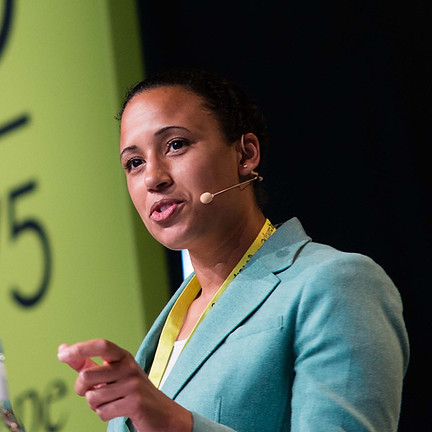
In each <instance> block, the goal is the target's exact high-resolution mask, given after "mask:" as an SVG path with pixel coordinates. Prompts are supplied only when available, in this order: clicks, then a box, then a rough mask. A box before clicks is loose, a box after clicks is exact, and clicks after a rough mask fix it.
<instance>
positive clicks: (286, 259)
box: [59, 71, 408, 432]
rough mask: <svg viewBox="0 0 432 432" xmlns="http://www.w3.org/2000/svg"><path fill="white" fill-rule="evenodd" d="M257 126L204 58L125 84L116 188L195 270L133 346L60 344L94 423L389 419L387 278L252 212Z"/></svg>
mask: <svg viewBox="0 0 432 432" xmlns="http://www.w3.org/2000/svg"><path fill="white" fill-rule="evenodd" d="M264 141H265V133H264V124H263V121H262V118H261V116H260V115H259V113H258V111H257V109H256V106H255V105H254V104H253V103H252V102H250V101H249V100H248V99H247V97H246V96H245V95H244V94H243V92H241V91H240V90H239V89H237V88H236V87H234V86H233V85H232V84H230V83H228V82H227V81H225V80H224V79H222V78H219V77H216V76H214V75H212V74H209V73H204V72H196V71H195V72H194V71H189V72H187V71H183V72H182V71H178V72H172V73H166V74H161V75H159V76H157V77H154V78H150V79H148V80H146V81H144V82H143V83H140V84H138V85H137V86H136V87H135V88H134V89H133V90H132V91H131V93H130V94H129V95H128V97H127V98H126V101H125V103H124V106H123V110H122V114H121V140H120V154H121V161H122V164H123V167H124V170H125V173H126V178H127V185H128V190H129V193H130V196H131V198H132V200H133V203H134V205H135V207H136V209H137V211H138V212H139V214H140V216H141V218H142V220H143V222H144V224H145V225H146V227H147V229H148V230H149V232H150V233H151V234H152V236H153V237H154V238H156V239H157V240H158V241H159V242H160V243H162V244H163V245H165V246H166V247H168V248H171V249H188V250H189V254H190V257H191V261H192V264H193V267H194V271H195V272H194V273H195V274H194V276H193V277H190V278H188V280H186V281H185V282H184V283H183V285H182V286H181V287H180V289H179V291H178V292H177V293H176V294H175V295H174V297H173V299H171V301H170V302H169V303H168V305H167V306H166V308H165V309H164V311H162V313H161V315H160V316H159V318H158V319H157V320H156V322H155V324H154V325H153V327H152V329H151V330H150V331H149V333H148V335H147V336H146V338H145V340H144V341H143V343H142V345H141V347H140V349H139V352H138V354H137V356H136V361H135V360H134V358H133V357H132V355H131V354H129V353H128V352H126V351H125V350H123V349H121V348H119V347H117V346H116V345H114V344H112V343H110V342H108V341H104V340H93V341H87V342H82V343H78V344H75V345H72V346H67V345H62V346H60V348H59V358H60V360H62V361H64V362H66V363H68V364H69V365H70V366H71V367H73V368H74V369H76V370H77V371H79V372H80V373H79V375H78V378H77V381H76V391H77V393H78V394H80V395H82V396H85V397H86V398H87V401H88V403H89V405H90V407H91V408H92V409H93V410H95V411H96V413H97V414H98V415H99V416H100V418H101V419H103V420H112V421H111V422H110V424H109V427H108V430H109V431H111V432H113V431H116V432H117V431H128V430H130V431H134V430H136V431H140V432H142V431H159V430H163V431H192V430H193V431H197V432H198V431H199V432H201V431H215V432H216V431H230V430H231V431H232V430H235V431H272V432H273V431H291V432H294V431H295V432H298V431H302V432H303V431H342V430H343V431H380V432H385V431H395V430H396V429H397V422H398V416H399V409H400V399H401V387H402V379H403V375H404V373H405V370H406V366H407V359H408V342H407V336H406V331H405V327H404V323H403V318H402V307H401V302H400V298H399V295H398V292H397V290H396V289H395V287H394V285H393V284H392V282H391V281H390V279H389V278H388V276H387V275H386V274H385V273H384V271H383V270H382V269H381V268H380V267H379V266H378V265H377V264H375V263H374V262H373V261H372V260H370V259H369V258H367V257H364V256H361V255H358V254H347V253H342V252H339V251H337V250H335V249H333V248H331V247H329V246H325V245H320V244H317V243H313V242H312V241H311V239H310V238H309V237H308V236H307V235H306V234H305V232H304V231H303V229H302V227H301V225H300V223H299V221H298V220H297V219H295V218H294V219H291V220H289V221H288V222H286V223H285V224H283V225H282V226H280V227H278V228H277V229H275V228H274V227H273V225H271V223H270V222H269V221H267V220H266V218H265V216H264V215H263V213H262V212H261V210H260V208H259V206H258V205H257V202H256V197H255V191H254V187H252V185H256V183H257V182H258V180H259V176H258V174H257V170H258V168H259V163H260V154H261V144H262V143H263V142H264ZM239 183H241V185H240V186H239V187H235V188H232V189H228V188H230V186H234V185H237V184H239ZM225 189H228V190H226V191H225V192H222V193H221V194H217V193H216V192H219V191H224V190H225ZM206 192H209V193H206ZM203 194H204V196H203ZM94 356H100V357H101V358H102V359H103V360H104V363H103V364H102V365H96V364H95V363H94V362H93V361H92V360H90V357H94Z"/></svg>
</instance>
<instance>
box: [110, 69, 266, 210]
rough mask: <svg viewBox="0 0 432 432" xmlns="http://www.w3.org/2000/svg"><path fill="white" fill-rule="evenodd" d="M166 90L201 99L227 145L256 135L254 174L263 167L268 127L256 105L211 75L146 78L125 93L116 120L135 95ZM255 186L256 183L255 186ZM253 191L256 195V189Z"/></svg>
mask: <svg viewBox="0 0 432 432" xmlns="http://www.w3.org/2000/svg"><path fill="white" fill-rule="evenodd" d="M165 86H179V87H182V88H184V89H185V90H187V91H190V92H192V93H195V94H196V95H198V96H200V97H201V98H202V99H203V101H204V106H205V107H206V108H207V109H209V110H210V111H211V112H212V113H214V115H215V116H216V119H217V120H218V122H219V124H220V128H221V131H222V133H223V134H224V135H225V137H226V139H227V142H228V143H229V145H232V144H233V143H234V142H235V141H237V140H239V139H240V138H241V136H242V135H243V134H246V133H248V132H252V133H253V134H255V135H256V136H257V138H258V140H259V142H260V150H261V161H260V164H259V166H258V167H257V170H259V169H260V167H262V159H263V155H264V153H265V150H266V148H267V143H268V135H267V124H266V121H265V119H264V117H263V115H262V113H261V111H260V110H259V108H258V105H257V104H256V103H255V102H253V101H252V100H251V99H250V98H249V96H248V95H247V94H246V93H245V92H244V91H243V90H242V89H241V88H240V87H239V86H238V85H236V84H234V83H233V82H231V81H230V80H228V79H227V78H225V77H223V76H221V75H218V74H216V73H214V72H210V71H205V70H200V69H176V70H170V71H166V72H161V73H158V74H156V75H153V76H151V77H149V78H146V79H145V80H144V81H141V82H139V83H138V84H136V85H134V86H133V87H131V88H130V89H129V90H128V92H127V93H126V96H125V98H124V101H123V105H122V108H121V111H120V113H119V114H118V116H117V118H118V119H119V120H121V118H122V115H123V112H124V110H125V108H126V106H127V104H128V103H129V102H130V100H131V99H132V98H133V97H134V96H135V95H138V94H140V93H142V92H145V91H146V90H151V89H155V88H159V87H165ZM257 184H258V183H257V182H255V186H256V185H257ZM255 190H256V191H257V188H255ZM257 198H258V201H259V202H260V203H261V204H262V202H263V193H262V191H260V192H259V193H257Z"/></svg>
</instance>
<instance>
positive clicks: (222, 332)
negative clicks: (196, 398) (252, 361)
mask: <svg viewBox="0 0 432 432" xmlns="http://www.w3.org/2000/svg"><path fill="white" fill-rule="evenodd" d="M309 241H311V239H310V237H308V236H307V235H306V234H305V232H304V231H303V228H302V226H301V224H300V222H299V221H298V220H297V219H296V218H293V219H291V220H289V221H288V222H286V223H285V224H283V225H281V226H280V227H279V228H278V229H277V231H276V233H275V234H273V235H272V236H271V237H270V239H268V240H267V241H266V243H265V244H264V245H263V246H262V247H261V248H260V250H259V251H258V252H257V253H256V254H255V255H254V256H253V257H252V259H251V260H250V261H249V262H248V264H247V265H246V266H245V267H244V268H243V270H242V272H241V273H240V274H239V275H238V276H237V277H236V278H235V279H234V280H233V281H232V282H231V284H230V285H229V287H228V288H227V289H226V291H225V292H224V294H223V295H222V296H221V298H220V299H219V301H218V302H217V303H216V304H215V306H214V307H213V308H212V309H211V310H210V312H209V313H208V314H207V316H206V317H205V319H204V320H203V322H202V323H201V324H200V326H199V327H198V328H197V330H196V331H195V334H194V335H193V337H192V338H191V340H190V341H189V342H188V344H187V345H186V347H185V348H184V350H183V352H182V354H181V356H180V357H179V358H178V360H177V362H176V364H175V366H174V369H173V371H172V373H171V374H170V376H169V377H168V379H167V380H166V382H165V384H164V386H163V389H162V390H163V392H164V393H165V394H166V395H168V396H169V397H171V398H173V399H174V398H175V397H176V396H177V394H178V393H179V392H180V390H181V389H182V388H183V387H184V386H185V385H186V384H187V382H188V381H189V379H190V378H191V377H192V376H193V374H194V373H195V372H196V371H197V369H198V368H199V367H200V366H201V365H202V364H203V363H204V362H205V361H206V359H207V358H208V357H209V356H210V355H211V354H212V353H213V352H214V351H215V350H216V349H217V348H218V347H219V345H220V344H222V343H223V341H224V340H225V339H226V337H227V336H228V335H229V334H230V333H231V332H232V331H233V330H234V329H236V328H237V327H238V326H240V325H241V324H242V322H244V321H245V320H246V319H247V318H248V317H249V316H251V315H252V314H253V313H254V312H255V311H256V310H257V309H258V308H259V307H260V306H261V305H262V303H263V302H264V301H265V300H266V299H267V297H268V296H269V295H270V294H271V293H272V291H273V290H274V289H275V288H276V287H277V285H278V284H279V282H280V279H279V278H278V277H277V275H276V274H277V273H278V272H280V271H282V270H285V269H287V268H288V267H290V266H291V265H292V263H293V262H294V261H295V259H296V257H297V255H298V253H299V251H300V250H301V248H302V247H303V246H304V245H305V244H306V243H308V242H309ZM257 281H259V283H257ZM184 286H185V284H183V285H182V287H184ZM179 291H180V290H179ZM177 296H178V295H176V296H175V297H177ZM172 303H173V301H172V300H171V301H170V304H171V305H172ZM168 306H169V305H167V308H166V309H167V310H168V311H169V309H170V307H169V308H168ZM164 312H165V311H164ZM167 313H168V312H166V313H163V314H162V315H163V318H162V316H161V318H162V319H161V321H162V324H160V325H159V324H158V326H157V328H156V329H155V333H156V336H157V337H158V336H159V334H160V331H161V328H162V325H163V322H164V321H165V318H166V315H167ZM156 343H157V340H156V341H155V342H154V347H153V346H152V347H150V346H148V347H147V348H148V351H147V352H149V351H150V354H151V356H152V355H153V354H154V350H155V348H156ZM152 345H153V344H152ZM141 364H142V363H141Z"/></svg>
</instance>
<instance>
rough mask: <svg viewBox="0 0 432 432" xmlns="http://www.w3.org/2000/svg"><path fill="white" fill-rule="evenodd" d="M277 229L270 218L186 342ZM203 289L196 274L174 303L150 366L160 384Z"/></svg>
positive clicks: (157, 384)
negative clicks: (186, 318)
mask: <svg viewBox="0 0 432 432" xmlns="http://www.w3.org/2000/svg"><path fill="white" fill-rule="evenodd" d="M275 231H276V228H275V227H274V226H273V225H272V224H271V222H270V221H269V220H268V219H266V221H265V223H264V225H263V227H262V228H261V231H260V233H259V234H258V236H257V237H256V239H255V240H254V241H253V243H252V245H251V246H250V247H249V249H248V250H247V251H246V253H245V254H244V255H243V257H242V258H241V260H240V261H239V262H238V263H237V265H236V266H235V267H234V269H233V270H232V271H231V273H230V274H229V276H228V277H227V278H226V279H225V281H224V283H223V284H222V285H221V287H220V288H219V289H218V291H217V292H216V294H215V295H214V297H213V298H212V300H211V301H210V303H209V304H208V305H207V307H206V309H205V310H204V312H203V313H202V314H201V316H200V318H199V319H198V321H197V323H196V324H195V327H194V328H193V329H192V331H191V333H190V335H189V337H188V338H187V340H186V343H185V345H186V344H187V343H188V342H189V340H190V338H191V336H192V335H193V333H194V332H195V330H196V329H197V327H198V326H199V324H200V323H201V321H202V320H203V319H204V317H205V316H206V315H207V313H208V312H209V310H210V309H211V308H212V307H213V306H214V304H215V303H216V302H217V301H218V299H219V297H220V296H221V295H222V294H223V292H224V291H225V289H226V287H227V286H228V285H229V284H230V282H231V281H232V280H233V279H234V278H235V277H236V276H237V275H238V274H239V273H240V271H241V270H242V269H243V267H244V266H245V265H246V264H247V263H248V261H249V260H250V259H251V258H252V256H253V255H254V254H255V252H256V251H257V250H258V249H259V248H260V247H261V246H262V245H263V243H264V242H265V241H266V240H267V239H268V238H269V237H270V236H271V235H272V234H273V233H274V232H275ZM200 290H201V286H200V284H199V282H198V279H197V278H196V276H195V275H194V276H193V277H192V279H191V280H190V281H189V283H188V284H187V286H186V287H185V289H184V290H183V292H182V293H181V294H180V296H179V298H178V299H177V301H176V302H175V303H174V306H173V307H172V309H171V311H170V313H169V314H168V317H167V319H166V321H165V325H164V327H163V329H162V333H161V336H160V338H159V343H158V346H157V349H156V353H155V356H154V360H153V364H152V366H151V369H150V373H149V379H150V381H151V382H152V383H153V384H154V385H155V386H156V387H159V385H160V382H161V380H162V377H163V375H164V372H165V369H166V367H167V364H168V361H169V358H170V356H171V352H172V349H173V346H174V342H175V340H176V339H177V335H178V334H179V332H180V329H181V327H182V325H183V321H184V319H185V316H186V314H187V311H188V309H189V306H190V305H191V304H192V302H193V301H194V300H195V299H196V297H197V295H198V293H199V292H200Z"/></svg>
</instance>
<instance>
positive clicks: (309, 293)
mask: <svg viewBox="0 0 432 432" xmlns="http://www.w3.org/2000/svg"><path fill="white" fill-rule="evenodd" d="M295 331H296V338H295V346H294V349H295V355H296V359H295V378H294V383H293V393H292V416H291V432H303V431H308V432H315V431H316V432H318V431H323V430H325V431H328V432H331V431H344V432H360V431H364V432H378V431H379V432H394V431H396V430H397V424H398V419H399V412H400V403H401V392H402V381H403V376H404V373H405V370H406V367H407V363H408V351H409V349H408V339H407V335H406V330H405V326H404V321H403V318H402V305H401V301H400V296H399V293H398V292H397V290H396V288H395V287H394V285H393V283H392V282H391V280H390V278H389V277H388V276H387V275H386V274H385V272H384V271H383V270H382V269H381V267H379V266H378V265H377V264H375V263H374V262H373V261H372V260H371V259H369V258H367V257H365V256H362V255H358V254H343V255H342V256H340V257H338V258H337V259H333V260H331V261H330V262H326V263H325V264H324V265H320V267H319V268H318V270H316V271H313V272H311V274H310V277H309V278H308V279H307V282H306V283H305V286H304V288H303V291H302V296H301V300H300V302H299V305H298V312H297V318H296V329H295Z"/></svg>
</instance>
